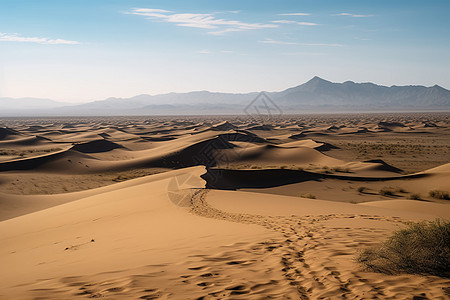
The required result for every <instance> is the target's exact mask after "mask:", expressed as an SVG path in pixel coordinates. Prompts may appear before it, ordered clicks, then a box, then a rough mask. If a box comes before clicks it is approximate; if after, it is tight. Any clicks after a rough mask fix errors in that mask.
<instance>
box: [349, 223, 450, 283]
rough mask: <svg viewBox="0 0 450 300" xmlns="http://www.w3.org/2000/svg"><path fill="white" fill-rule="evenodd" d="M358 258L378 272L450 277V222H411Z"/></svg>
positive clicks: (366, 266)
mask: <svg viewBox="0 0 450 300" xmlns="http://www.w3.org/2000/svg"><path fill="white" fill-rule="evenodd" d="M357 261H358V262H359V263H360V264H362V265H363V266H365V268H366V269H367V270H370V271H375V272H381V273H387V274H396V273H401V272H404V273H411V274H422V275H425V274H428V275H435V276H441V277H450V222H449V221H446V220H439V219H437V220H435V221H423V222H419V223H409V224H408V227H407V228H405V229H402V230H399V231H396V232H394V234H393V235H392V236H391V237H390V238H388V239H387V240H386V241H385V242H384V243H383V244H382V245H381V246H379V247H377V248H372V249H368V250H365V251H362V252H361V253H360V254H359V256H358V258H357Z"/></svg>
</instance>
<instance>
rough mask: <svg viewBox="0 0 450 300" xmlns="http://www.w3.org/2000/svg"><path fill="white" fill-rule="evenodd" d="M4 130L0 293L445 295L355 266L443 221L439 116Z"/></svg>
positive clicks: (8, 125)
mask: <svg viewBox="0 0 450 300" xmlns="http://www.w3.org/2000/svg"><path fill="white" fill-rule="evenodd" d="M2 122H3V124H4V127H3V128H0V154H1V155H0V244H1V245H2V247H0V261H1V265H2V268H1V271H0V298H2V299H3V298H4V299H69V298H96V297H104V298H107V299H227V298H232V299H266V298H269V299H270V298H272V299H447V298H448V297H449V291H450V280H449V279H448V278H440V277H435V276H425V275H420V276H419V275H407V274H397V275H386V274H379V273H373V272H368V271H366V270H364V269H363V268H362V266H360V265H358V264H357V263H356V261H355V257H356V256H357V254H358V253H359V252H360V251H362V250H364V249H367V248H368V247H372V246H374V245H377V244H379V243H381V242H382V241H383V240H385V239H386V238H387V237H388V236H390V234H391V233H392V232H393V231H394V230H397V229H399V228H403V227H404V226H405V224H406V223H407V222H408V221H420V220H433V219H435V218H443V219H449V218H450V203H449V202H448V200H445V199H437V198H433V197H432V196H431V195H430V194H429V191H431V190H438V191H441V192H442V193H445V192H448V191H449V190H450V185H449V182H450V161H449V157H450V152H449V151H450V150H449V147H448V145H449V143H450V123H449V119H448V115H446V114H411V115H358V116H356V115H354V116H339V115H329V116H319V115H311V116H285V117H280V118H274V119H271V120H267V119H266V120H256V119H250V118H244V117H223V118H219V117H177V118H175V117H173V118H172V117H159V118H155V117H152V118H148V117H136V118H122V117H117V118H101V119H100V118H84V119H64V118H60V119H54V120H53V119H50V118H48V119H30V120H24V119H17V120H15V119H8V120H2ZM412 199H416V200H412Z"/></svg>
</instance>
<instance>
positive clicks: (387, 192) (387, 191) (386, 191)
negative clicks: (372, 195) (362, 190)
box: [378, 188, 394, 196]
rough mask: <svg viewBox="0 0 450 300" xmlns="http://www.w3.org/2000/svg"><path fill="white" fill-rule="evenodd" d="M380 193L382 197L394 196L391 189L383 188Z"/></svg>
mask: <svg viewBox="0 0 450 300" xmlns="http://www.w3.org/2000/svg"><path fill="white" fill-rule="evenodd" d="M378 193H379V194H380V195H382V196H393V195H394V192H392V190H391V189H389V188H382V189H381V190H380V191H379V192H378Z"/></svg>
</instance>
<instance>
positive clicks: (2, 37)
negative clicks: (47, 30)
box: [0, 32, 81, 45]
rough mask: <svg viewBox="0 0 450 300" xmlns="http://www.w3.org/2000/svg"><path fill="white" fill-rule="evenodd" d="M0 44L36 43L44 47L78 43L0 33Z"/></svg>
mask: <svg viewBox="0 0 450 300" xmlns="http://www.w3.org/2000/svg"><path fill="white" fill-rule="evenodd" d="M0 42H19V43H37V44H46V45H79V44H81V43H80V42H77V41H69V40H64V39H49V38H43V37H24V36H19V35H17V34H7V33H1V32H0Z"/></svg>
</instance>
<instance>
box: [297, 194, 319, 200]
mask: <svg viewBox="0 0 450 300" xmlns="http://www.w3.org/2000/svg"><path fill="white" fill-rule="evenodd" d="M300 197H302V198H309V199H316V196H314V195H313V194H310V193H306V194H301V195H300Z"/></svg>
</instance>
